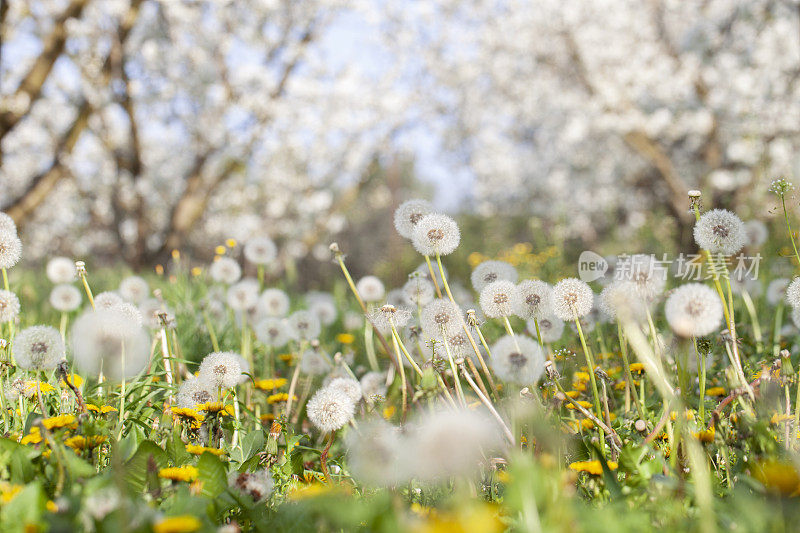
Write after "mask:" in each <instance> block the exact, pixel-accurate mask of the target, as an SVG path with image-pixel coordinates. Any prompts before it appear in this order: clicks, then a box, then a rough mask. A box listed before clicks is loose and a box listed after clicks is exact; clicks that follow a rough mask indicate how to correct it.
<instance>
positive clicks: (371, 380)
mask: <svg viewBox="0 0 800 533" xmlns="http://www.w3.org/2000/svg"><path fill="white" fill-rule="evenodd" d="M360 384H361V394H362V396H363V397H364V399H365V400H366V401H368V402H371V401H373V399H374V398H375V397H383V396H386V374H384V373H383V372H376V371H373V372H367V373H366V374H364V375H363V376H361V380H360Z"/></svg>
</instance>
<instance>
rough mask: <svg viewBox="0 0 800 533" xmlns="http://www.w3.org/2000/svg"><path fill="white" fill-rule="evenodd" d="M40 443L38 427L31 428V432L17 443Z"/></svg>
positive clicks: (40, 437)
mask: <svg viewBox="0 0 800 533" xmlns="http://www.w3.org/2000/svg"><path fill="white" fill-rule="evenodd" d="M40 442H42V435H41V434H40V433H39V427H38V426H33V427H32V428H31V432H30V433H29V434H28V435H25V436H24V437H22V440H21V441H19V443H20V444H39V443H40Z"/></svg>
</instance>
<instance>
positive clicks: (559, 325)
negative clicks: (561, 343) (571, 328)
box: [526, 315, 564, 343]
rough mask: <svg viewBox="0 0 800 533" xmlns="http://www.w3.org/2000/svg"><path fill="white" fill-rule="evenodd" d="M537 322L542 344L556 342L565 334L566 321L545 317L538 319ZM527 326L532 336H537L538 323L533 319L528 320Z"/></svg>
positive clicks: (551, 316)
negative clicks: (537, 326)
mask: <svg viewBox="0 0 800 533" xmlns="http://www.w3.org/2000/svg"><path fill="white" fill-rule="evenodd" d="M536 322H538V325H539V335H541V336H542V342H544V343H549V342H556V341H558V340H560V339H561V335H563V334H564V321H563V320H561V319H560V318H558V317H556V316H555V315H547V316H543V317H542V318H538V319H536ZM526 326H527V328H528V331H529V332H530V333H531V335H536V323H535V322H534V321H533V319H531V320H528V322H527V324H526Z"/></svg>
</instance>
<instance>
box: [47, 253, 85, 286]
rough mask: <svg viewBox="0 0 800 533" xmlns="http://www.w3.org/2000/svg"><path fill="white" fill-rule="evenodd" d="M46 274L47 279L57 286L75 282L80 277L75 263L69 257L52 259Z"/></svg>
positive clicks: (48, 263)
mask: <svg viewBox="0 0 800 533" xmlns="http://www.w3.org/2000/svg"><path fill="white" fill-rule="evenodd" d="M45 272H46V273H47V279H49V280H50V282H52V283H55V284H59V283H69V282H71V281H74V280H75V278H76V277H77V276H78V271H77V270H76V269H75V262H74V261H73V260H72V259H70V258H69V257H54V258H52V259H51V260H50V261H48V262H47V267H46V268H45Z"/></svg>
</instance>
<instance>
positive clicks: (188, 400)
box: [177, 376, 217, 408]
mask: <svg viewBox="0 0 800 533" xmlns="http://www.w3.org/2000/svg"><path fill="white" fill-rule="evenodd" d="M216 400H217V387H216V386H214V384H213V383H211V382H210V381H209V380H207V379H203V378H199V377H194V376H192V377H190V378H189V379H187V380H186V381H184V382H183V383H181V386H180V389H178V396H177V401H178V406H179V407H189V408H193V407H194V406H195V405H199V404H202V403H208V402H215V401H216Z"/></svg>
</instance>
